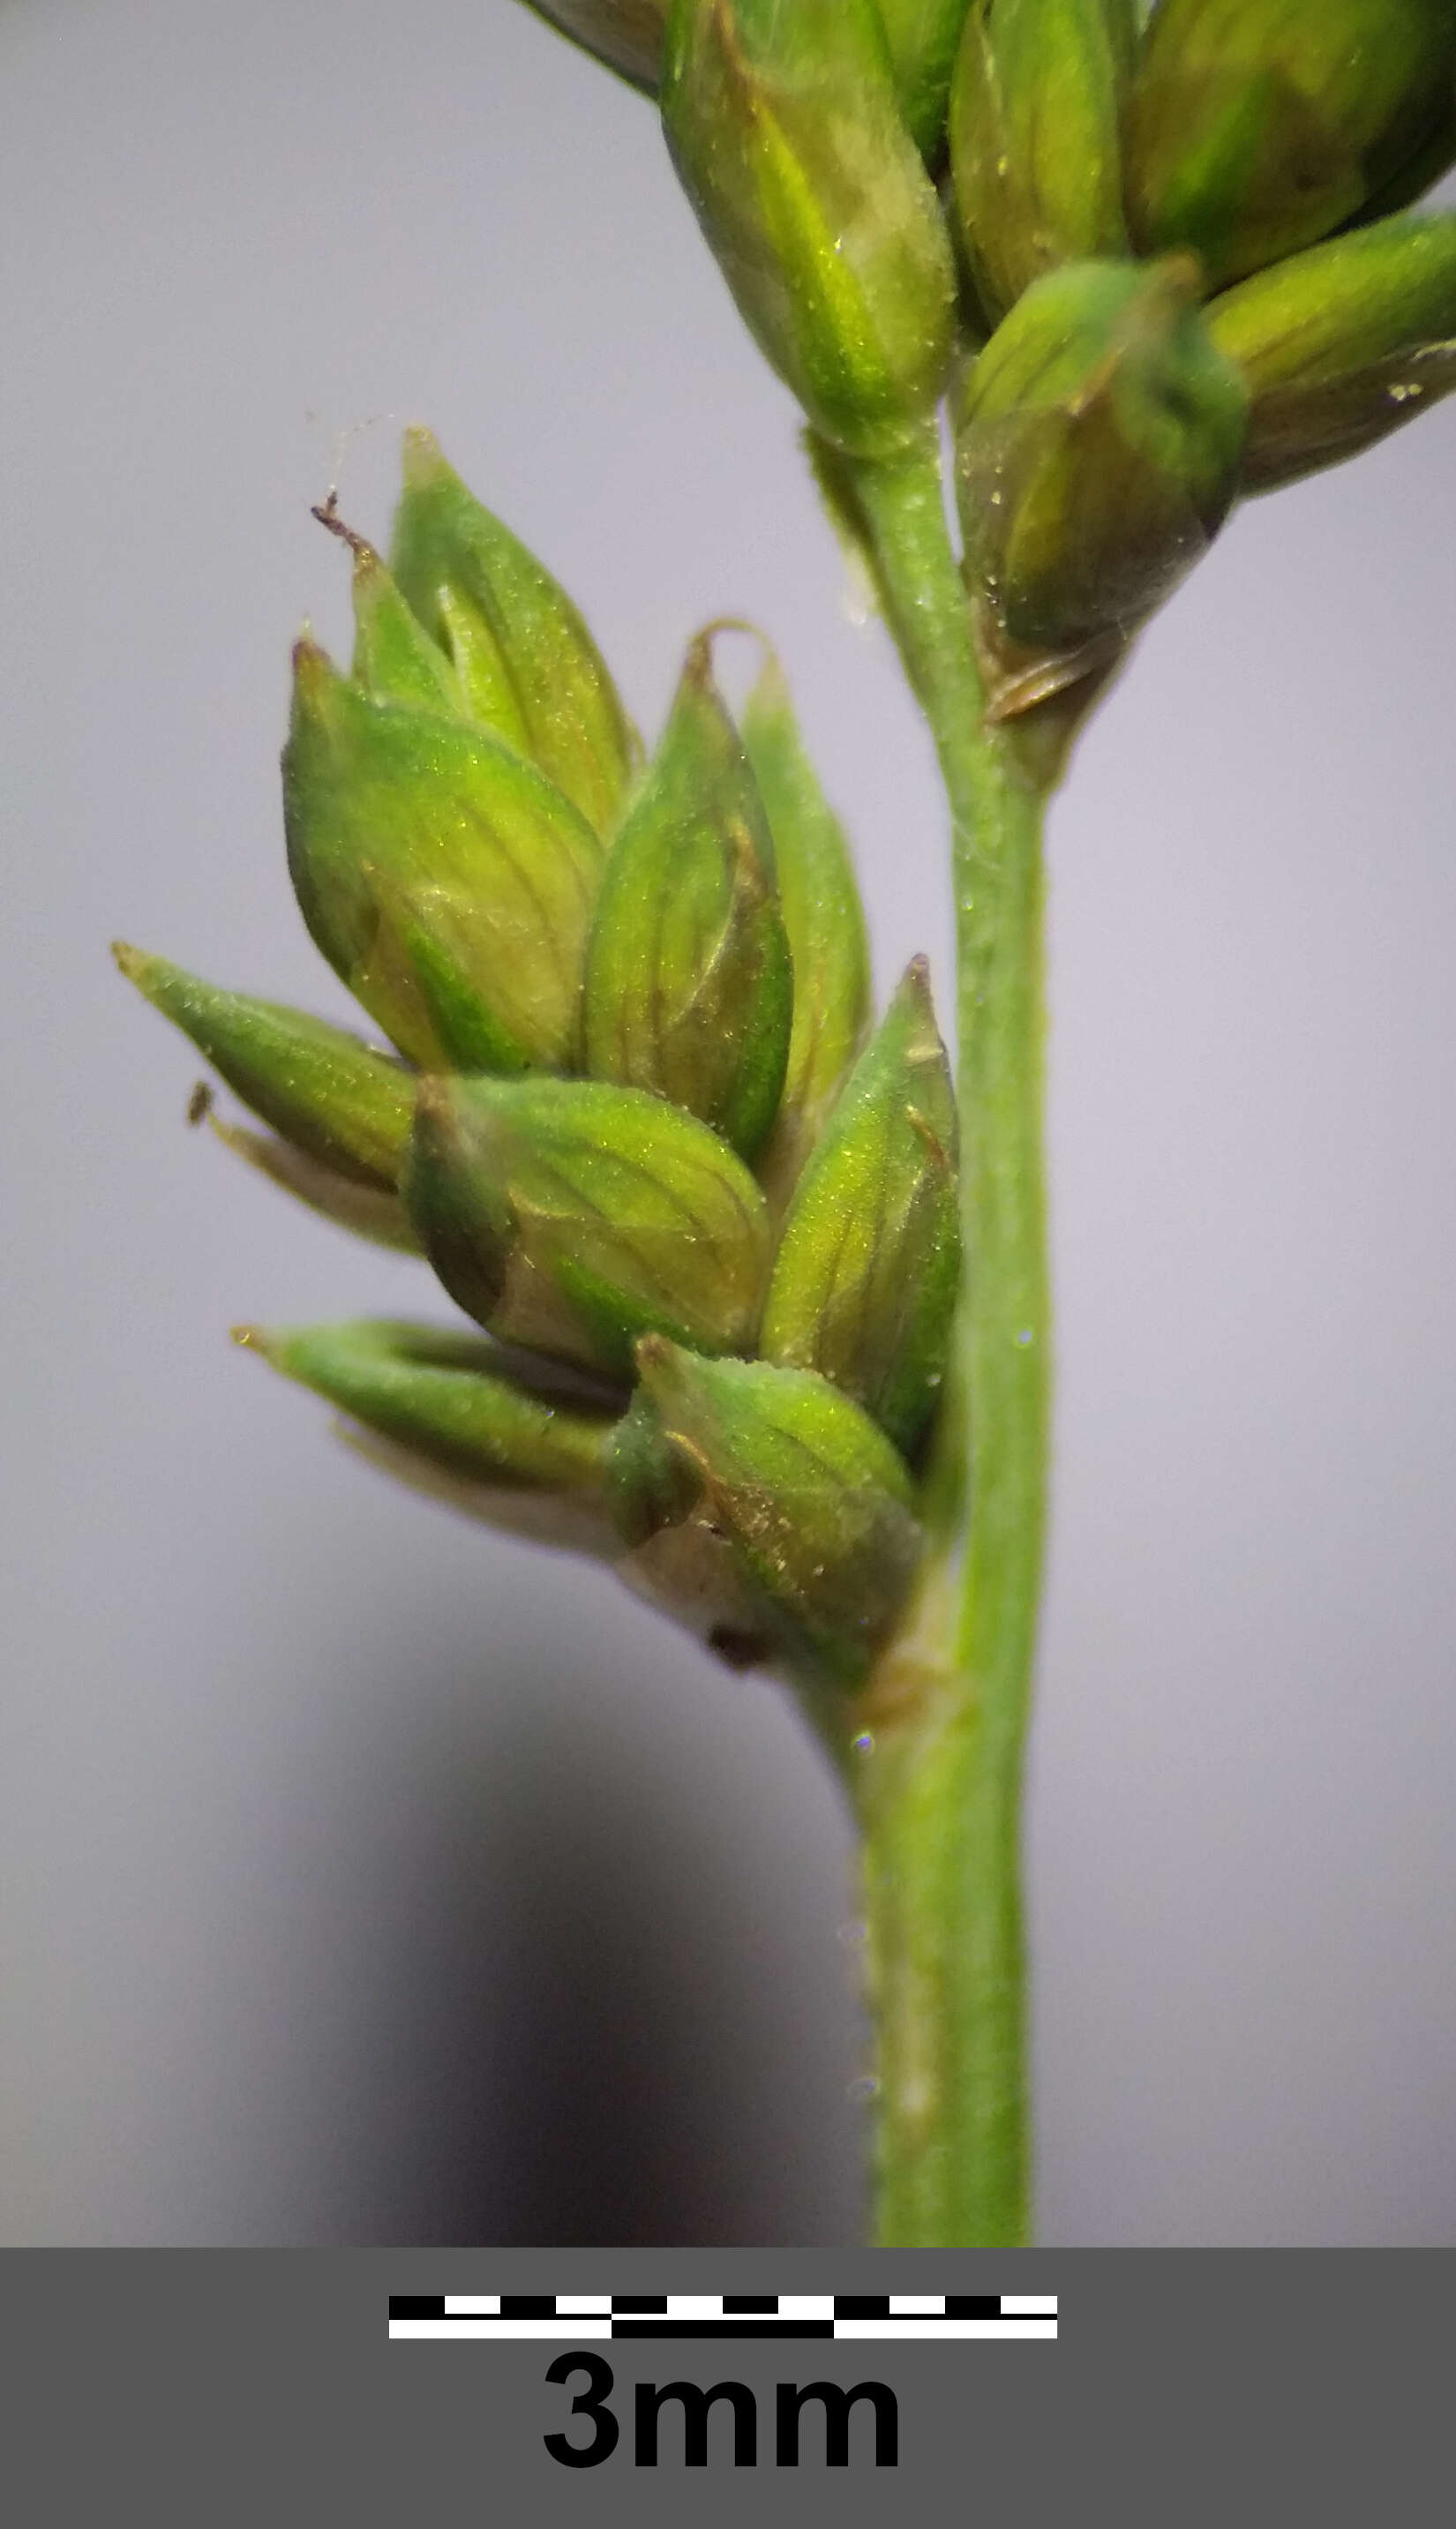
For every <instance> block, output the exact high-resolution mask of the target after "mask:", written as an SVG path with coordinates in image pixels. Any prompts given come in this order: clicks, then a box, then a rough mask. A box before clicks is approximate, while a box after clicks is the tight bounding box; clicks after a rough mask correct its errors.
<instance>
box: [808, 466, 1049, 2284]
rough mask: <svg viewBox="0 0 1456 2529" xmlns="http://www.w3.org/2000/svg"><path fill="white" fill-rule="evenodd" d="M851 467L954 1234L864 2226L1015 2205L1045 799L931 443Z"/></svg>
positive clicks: (895, 1836)
mask: <svg viewBox="0 0 1456 2529" xmlns="http://www.w3.org/2000/svg"><path fill="white" fill-rule="evenodd" d="M852 482H853V490H854V494H855V498H856V500H857V503H858V506H859V510H860V512H861V515H862V519H863V522H864V525H865V529H866V532H867V536H868V540H869V544H870V547H871V551H872V553H873V556H874V560H875V565H876V570H877V576H878V579H879V583H880V588H881V594H882V598H883V601H884V604H885V608H886V612H887V615H888V617H889V619H890V628H891V630H892V632H893V634H894V636H895V639H896V642H897V644H898V646H899V649H900V653H901V657H902V659H903V661H904V664H905V669H906V672H907V674H908V676H909V679H910V683H911V685H912V687H913V688H914V691H915V693H916V696H917V698H918V699H919V701H920V703H921V705H922V707H923V709H924V711H925V714H926V717H927V719H928V721H929V723H930V726H931V731H932V734H933V736H934V738H935V742H936V749H937V753H938V755H939V757H940V762H941V769H942V772H943V774H944V780H945V787H946V791H947V794H948V797H949V803H950V814H951V836H952V876H953V884H954V894H955V924H956V949H957V968H958V974H957V1017H958V1025H959V1053H958V1086H959V1104H960V1130H961V1178H960V1184H961V1224H962V1233H963V1239H964V1251H965V1272H964V1279H963V1283H962V1288H961V1297H960V1302H959V1309H958V1317H957V1323H956V1335H955V1343H954V1349H953V1374H952V1377H951V1379H950V1380H949V1381H948V1382H947V1391H946V1394H945V1397H944V1403H943V1407H942V1413H941V1416H940V1418H939V1427H938V1438H937V1453H938V1454H937V1459H936V1463H935V1464H934V1465H933V1467H932V1469H931V1472H930V1477H929V1480H928V1485H927V1513H928V1521H929V1526H930V1534H931V1542H930V1547H929V1551H928V1555H927V1569H926V1574H925V1579H924V1582H923V1585H922V1587H921V1589H920V1592H919V1595H918V1598H917V1602H916V1605H915V1607H914V1609H913V1610H912V1612H911V1614H910V1617H909V1618H908V1620H907V1623H906V1626H905V1628H904V1629H903V1631H902V1634H901V1637H900V1639H899V1641H898V1642H897V1643H896V1644H895V1645H893V1646H892V1647H891V1649H890V1653H889V1655H888V1657H887V1660H886V1663H885V1667H884V1671H883V1675H882V1678H881V1681H880V1684H879V1687H878V1690H877V1691H876V1693H875V1695H874V1698H873V1700H874V1707H875V1708H874V1712H873V1714H872V1716H871V1724H870V1727H869V1729H868V1731H867V1732H866V1733H865V1734H864V1736H862V1738H861V1740H860V1742H859V1743H858V1747H859V1754H858V1756H857V1759H856V1774H855V1791H856V1798H857V1801H858V1804H859V1809H860V1815H861V1818H862V1821H863V1825H864V1835H865V1882H866V1898H867V1908H868V1915H869V1931H870V1976H871V1990H872V2000H873V2004H874V2009H875V2015H876V2021H877V2049H878V2060H877V2075H878V2089H877V2102H876V2104H877V2116H878V2139H877V2177H878V2194H879V2205H878V2220H877V2235H878V2236H879V2238H880V2239H881V2241H882V2242H883V2243H885V2244H890V2243H894V2244H905V2245H919V2246H938V2247H939V2246H951V2245H955V2246H972V2245H975V2246H981V2245H986V2246H991V2245H1007V2244H1015V2243H1017V2242H1020V2241H1023V2240H1024V2239H1025V2238H1026V2237H1027V2235H1028V2230H1029V2224H1030V2149H1029V2142H1028V2096H1027V2078H1026V2069H1025V2048H1026V2024H1025V2023H1026V2007H1025V1965H1024V1956H1023V1943H1022V1927H1021V1894H1020V1810H1021V1786H1022V1751H1023V1746H1024V1741H1025V1733H1026V1722H1027V1714H1028V1706H1029V1700H1030V1693H1031V1677H1032V1667H1033V1660H1034V1656H1035V1646H1036V1623H1037V1603H1038V1598H1039V1594H1040V1587H1041V1566H1042V1543H1043V1532H1044V1526H1045V1498H1046V1471H1047V1439H1048V1419H1049V1406H1050V1385H1051V1314H1050V1301H1049V1291H1048V1275H1047V1263H1046V1217H1045V1197H1044V1192H1043V1171H1042V1038H1043V998H1042V854H1041V838H1042V810H1043V799H1042V795H1041V793H1040V791H1039V790H1038V789H1037V787H1036V786H1035V784H1034V783H1033V782H1032V781H1031V780H1029V778H1028V777H1027V775H1026V773H1025V772H1024V771H1023V770H1022V768H1021V766H1020V764H1019V763H1018V760H1017V755H1016V751H1015V744H1014V741H1013V740H1012V739H1010V738H1008V737H1007V735H1006V734H1005V733H1004V732H1003V731H1001V730H999V729H998V728H997V727H996V726H992V725H988V723H987V720H986V715H985V697H984V692H983V688H982V681H981V676H980V673H979V671H978V667H977V662H976V657H975V651H974V647H973V643H972V639H971V633H970V626H969V619H968V614H967V608H966V602H965V595H964V591H963V588H962V586H961V581H960V575H959V572H958V570H957V567H956V564H955V558H954V554H953V552H952V549H951V545H950V539H949V535H948V533H947V529H946V524H945V514H944V496H943V490H942V483H941V475H940V470H939V467H938V465H937V463H936V460H935V457H934V455H933V454H932V453H931V452H930V451H929V450H927V451H926V452H925V453H923V454H921V455H918V456H914V457H908V458H906V459H903V460H896V461H894V462H893V463H880V464H861V465H857V466H855V467H854V469H853V475H852ZM866 1738H867V1739H868V1741H869V1743H870V1744H869V1745H866V1744H865V1740H866Z"/></svg>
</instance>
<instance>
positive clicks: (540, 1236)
mask: <svg viewBox="0 0 1456 2529" xmlns="http://www.w3.org/2000/svg"><path fill="white" fill-rule="evenodd" d="M404 1192H405V1200H406V1202H407V1204H408V1206H409V1210H410V1213H411V1216H412V1217H413V1220H414V1223H415V1226H416V1228H417V1229H418V1231H419V1234H420V1237H421V1240H422V1242H423V1245H424V1247H425V1250H426V1253H427V1254H428V1256H429V1259H430V1262H431V1264H433V1265H434V1268H435V1271H436V1272H437V1273H438V1275H439V1277H440V1279H441V1281H442V1282H443V1283H444V1285H445V1287H446V1289H447V1290H448V1291H449V1292H450V1294H451V1297H452V1298H453V1299H455V1300H457V1301H458V1303H459V1305H460V1307H461V1308H462V1309H464V1310H465V1311H466V1312H467V1314H468V1315H469V1316H471V1317H473V1318H476V1319H477V1320H478V1322H479V1323H480V1324H482V1325H485V1326H488V1327H489V1328H490V1331H491V1332H492V1333H493V1334H495V1335H498V1336H499V1337H501V1339H502V1340H503V1341H506V1342H511V1343H517V1344H520V1345H523V1346H525V1347H526V1348H527V1349H529V1350H531V1351H535V1352H542V1353H546V1354H549V1355H551V1356H552V1357H554V1358H556V1359H560V1360H565V1361H573V1362H577V1363H580V1364H583V1365H584V1366H586V1367H588V1368H592V1369H597V1370H601V1371H604V1372H608V1373H610V1374H613V1375H616V1376H619V1377H622V1376H627V1375H629V1374H630V1371H631V1363H632V1345H633V1343H634V1342H635V1340H636V1338H637V1336H638V1335H640V1334H643V1333H645V1332H647V1331H649V1330H654V1329H657V1330H661V1331H663V1332H666V1333H669V1334H672V1335H673V1336H674V1337H675V1338H677V1339H678V1340H679V1341H681V1342H683V1343H688V1344H692V1345H694V1346H696V1347H697V1348H698V1349H699V1350H701V1351H703V1352H715V1353H716V1352H735V1351H743V1350H747V1349H748V1348H749V1347H750V1346H751V1344H752V1342H753V1340H754V1337H755V1335H756V1333H757V1329H758V1318H759V1313H760V1310H761V1308H762V1305H763V1290H764V1283H765V1280H766V1278H767V1274H768V1264H769V1221H768V1211H767V1207H766V1205H765V1203H764V1198H763V1196H762V1194H761V1193H760V1191H759V1189H758V1187H757V1186H756V1185H755V1184H754V1182H753V1179H752V1177H751V1176H750V1175H749V1174H748V1171H747V1169H746V1168H745V1167H744V1165H743V1163H742V1161H741V1160H740V1159H739V1158H737V1157H735V1155H734V1153H733V1152H732V1151H730V1150H729V1148H728V1144H727V1143H726V1142H723V1141H721V1140H720V1139H719V1137H718V1135H717V1134H716V1133H712V1132H710V1131H709V1130H708V1127H707V1126H706V1125H705V1124H700V1123H698V1122H697V1121H696V1120H695V1119H694V1117H692V1116H691V1115H687V1114H684V1113H683V1112H682V1110H681V1109H680V1108H678V1107H674V1106H670V1105H668V1104H667V1103H665V1102H664V1101H663V1100H662V1099H660V1098H654V1097H651V1096H650V1095H649V1094H648V1093H647V1092H646V1091H643V1090H637V1089H619V1088H615V1087H612V1086H609V1085H607V1084H606V1083H603V1082H598V1081H548V1080H540V1081H526V1080H523V1081H486V1080H430V1081H427V1082H425V1083H424V1084H423V1085H422V1087H421V1091H420V1097H419V1104H418V1111H417V1114H416V1119H415V1127H414V1135H413V1140H412V1144H411V1150H410V1157H409V1162H408V1166H407V1169H406V1172H405V1185H404Z"/></svg>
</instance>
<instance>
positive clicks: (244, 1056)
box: [113, 941, 415, 1193]
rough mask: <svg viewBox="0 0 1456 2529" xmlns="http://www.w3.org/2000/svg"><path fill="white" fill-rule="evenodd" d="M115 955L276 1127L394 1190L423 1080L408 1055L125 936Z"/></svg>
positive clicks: (348, 1173)
mask: <svg viewBox="0 0 1456 2529" xmlns="http://www.w3.org/2000/svg"><path fill="white" fill-rule="evenodd" d="M113 954H114V955H115V958H116V962H117V964H118V965H119V966H120V968H121V970H122V973H123V974H124V975H126V976H127V977H128V978H129V979H130V981H131V982H132V983H134V984H135V986H136V989H137V991H138V992H139V993H142V994H144V995H145V996H146V998H147V999H148V1000H149V1001H150V1002H151V1004H152V1007H153V1008H154V1009H158V1010H160V1011H161V1012H162V1015H163V1017H164V1018H169V1019H171V1020H172V1022H173V1024H174V1026H176V1027H180V1028H181V1029H182V1031H183V1033H184V1035H185V1036H189V1037H190V1039H191V1041H192V1043H193V1045H194V1046H195V1047H196V1048H197V1050H198V1052H199V1053H201V1054H203V1055H205V1057H206V1059H207V1060H208V1061H209V1062H210V1063H211V1064H212V1067H213V1069H214V1070H215V1071H217V1072H220V1073H221V1075H222V1077H223V1079H224V1080H225V1081H226V1082H227V1084H228V1086H229V1088H230V1089H233V1090H236V1092H237V1094H238V1096H239V1097H240V1098H241V1099H242V1100H243V1103H244V1105H247V1106H250V1107H251V1108H252V1111H253V1113H254V1114H255V1115H260V1116H261V1117H262V1119H263V1121H264V1123H265V1124H271V1125H272V1127H273V1130H274V1131H275V1133H279V1134H281V1135H282V1137H283V1139H284V1140H285V1141H286V1142H290V1143H292V1144H293V1145H294V1146H295V1148H297V1150H300V1151H302V1152H304V1153H306V1155H307V1156H308V1157H309V1158H311V1159H314V1160H316V1161H317V1162H318V1163H319V1164H320V1165H321V1166H323V1167H325V1168H328V1169H331V1170H333V1171H334V1172H335V1173H336V1174H338V1175H340V1176H344V1177H348V1178H351V1180H353V1181H354V1182H355V1183H356V1184H359V1185H365V1186H377V1187H379V1188H382V1189H384V1190H385V1191H388V1192H391V1193H392V1192H393V1191H394V1189H395V1187H396V1186H397V1185H398V1183H399V1176H400V1168H401V1165H402V1163H403V1161H404V1150H405V1146H406V1144H407V1142H408V1139H409V1126H410V1121H411V1118H412V1116H413V1113H414V1088H415V1084H414V1080H413V1077H412V1075H411V1074H410V1073H409V1072H407V1071H406V1070H404V1067H403V1066H402V1065H401V1064H400V1063H398V1062H395V1061H392V1060H391V1058H390V1057H389V1055H387V1054H383V1053H376V1052H375V1050H374V1049H373V1048H372V1047H371V1046H367V1045H363V1044H361V1043H360V1041H359V1039H358V1038H357V1037H356V1036H351V1035H350V1034H349V1032H348V1031H347V1029H345V1028H338V1027H332V1026H331V1025H330V1024H329V1022H328V1021H327V1020H326V1019H315V1018H310V1017H309V1016H308V1014H307V1013H306V1011H303V1010H294V1009H289V1008H288V1007H287V1006H286V1005H285V1004H284V1003H283V1002H281V1001H258V1000H254V999H253V998H252V997H251V995H249V994H246V993H226V992H223V991H221V990H220V989H219V988H218V986H217V985H215V984H204V983H203V981H202V979H201V977H200V976H199V975H189V973H188V971H187V969H186V967H183V966H173V965H169V963H168V961H167V959H166V958H165V957H152V956H148V955H147V953H146V952H145V950H144V949H140V948H133V947H129V946H128V944H127V942H125V941H118V942H116V945H115V948H114V950H113Z"/></svg>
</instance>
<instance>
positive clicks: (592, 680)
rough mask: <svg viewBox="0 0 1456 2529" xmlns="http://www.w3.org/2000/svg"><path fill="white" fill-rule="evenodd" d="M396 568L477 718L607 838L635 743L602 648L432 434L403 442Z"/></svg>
mask: <svg viewBox="0 0 1456 2529" xmlns="http://www.w3.org/2000/svg"><path fill="white" fill-rule="evenodd" d="M390 568H391V570H392V571H393V573H394V576H395V578H396V579H397V580H398V582H399V584H400V587H401V589H402V590H403V591H404V596H405V598H406V599H407V600H408V603H409V605H410V607H411V608H412V609H413V611H414V613H415V615H416V616H417V617H418V619H419V621H420V623H421V624H422V626H423V627H424V629H425V631H426V632H427V633H428V634H429V635H430V637H431V638H432V640H434V641H435V642H437V643H438V645H439V647H440V648H441V649H442V650H443V651H444V652H445V653H446V655H447V657H448V658H449V659H450V661H451V663H452V665H453V666H454V669H455V672H456V674H457V676H458V680H459V685H460V689H461V692H462V694H463V696H464V700H465V705H466V708H467V709H468V710H469V711H470V713H471V714H472V715H473V717H474V718H475V719H476V720H478V721H479V722H480V724H481V726H483V727H485V728H488V729H491V730H493V731H494V732H495V733H496V735H497V736H498V737H502V738H504V739H506V740H507V742H508V743H509V744H510V745H512V746H513V747H515V748H516V749H517V750H518V751H519V752H520V753H521V754H522V755H526V756H529V757H530V759H531V761H532V762H533V763H535V764H537V765H539V767H540V769H541V771H542V772H543V773H544V774H546V775H547V777H548V778H549V780H552V781H553V782H554V783H555V784H556V786H557V788H558V789H560V790H563V791H565V793H566V797H567V798H568V799H569V800H570V801H571V803H572V805H573V806H574V807H575V808H577V809H579V811H580V813H581V815H582V816H583V817H584V818H585V819H586V821H587V824H588V825H589V826H591V827H592V828H593V829H594V831H595V832H596V833H597V834H601V835H604V836H605V835H607V834H610V833H611V832H612V830H613V828H614V827H615V825H616V823H617V820H618V818H619V816H620V813H621V808H622V803H623V801H624V799H625V797H626V793H627V788H628V785H629V783H630V781H631V780H632V777H633V774H634V772H635V769H636V760H637V747H636V739H635V735H634V732H633V729H632V726H631V723H630V721H629V720H628V719H627V716H626V713H625V712H624V711H623V709H622V706H621V702H620V697H619V695H618V691H617V687H616V686H615V685H614V683H613V681H612V678H611V676H610V675H609V673H608V672H607V668H606V665H605V662H604V661H603V658H602V655H601V652H600V651H599V650H598V648H597V645H596V643H595V641H594V640H593V639H592V637H591V634H590V633H589V632H588V630H587V628H586V625H585V624H584V622H583V621H582V619H581V617H580V615H579V613H578V612H577V609H576V608H575V606H573V604H572V603H571V600H570V598H569V597H567V595H566V591H565V589H563V588H561V587H559V586H558V584H557V582H556V581H555V580H554V579H553V578H552V576H551V573H550V572H549V571H548V570H546V569H545V568H544V567H543V565H541V564H540V563H539V562H538V561H537V560H536V557H535V555H534V554H532V553H528V552H527V550H526V548H525V546H524V545H523V544H522V543H521V542H520V541H519V539H518V537H516V536H513V535H512V533H511V530H510V528H509V527H507V526H504V525H503V524H502V522H501V520H500V519H499V518H497V517H495V516H493V514H492V513H491V511H489V510H487V509H485V508H483V507H482V505H481V503H480V502H479V501H477V500H476V499H475V497H474V494H473V493H471V492H468V491H467V490H466V488H465V486H464V484H463V483H462V482H461V481H460V478H459V476H458V474H457V473H456V471H455V469H454V467H453V466H451V465H449V464H447V462H446V460H445V458H444V457H443V456H442V455H441V452H440V448H439V445H438V443H437V442H436V440H435V439H434V438H433V436H432V435H431V433H430V432H429V431H427V430H419V429H413V430H409V431H406V433H405V436H404V491H403V493H402V495H401V499H400V506H399V509H398V511H396V514H395V532H394V538H393V541H392V544H391V547H390Z"/></svg>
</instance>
